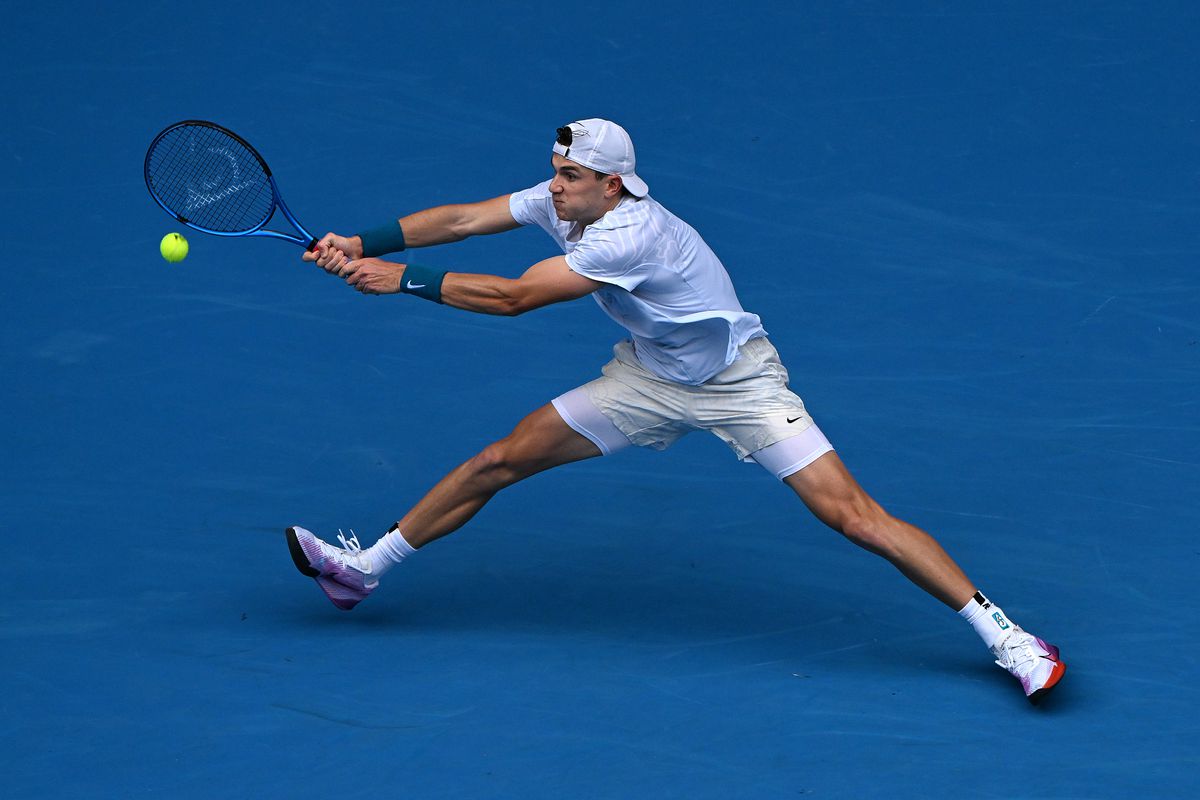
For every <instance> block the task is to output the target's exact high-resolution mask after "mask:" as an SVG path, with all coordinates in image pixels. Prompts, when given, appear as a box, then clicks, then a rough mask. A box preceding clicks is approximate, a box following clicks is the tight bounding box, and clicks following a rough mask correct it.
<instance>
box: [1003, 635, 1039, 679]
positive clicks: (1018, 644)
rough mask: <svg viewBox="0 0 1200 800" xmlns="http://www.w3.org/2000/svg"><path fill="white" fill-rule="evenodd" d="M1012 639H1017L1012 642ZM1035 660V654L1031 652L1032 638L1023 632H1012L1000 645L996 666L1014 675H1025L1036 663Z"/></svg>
mask: <svg viewBox="0 0 1200 800" xmlns="http://www.w3.org/2000/svg"><path fill="white" fill-rule="evenodd" d="M1014 637H1018V638H1017V639H1016V641H1013V639H1014ZM1037 658H1038V656H1037V653H1035V652H1033V637H1032V636H1030V635H1029V634H1027V633H1025V632H1024V631H1013V632H1012V633H1010V634H1009V635H1008V638H1006V639H1005V640H1004V641H1003V642H1001V643H1000V658H997V659H996V666H998V667H1003V668H1004V669H1006V670H1008V671H1009V672H1012V673H1013V674H1015V675H1025V674H1027V673H1028V672H1029V671H1030V669H1032V667H1033V665H1034V664H1035V663H1037ZM1006 662H1007V663H1006Z"/></svg>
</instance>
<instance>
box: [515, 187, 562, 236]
mask: <svg viewBox="0 0 1200 800" xmlns="http://www.w3.org/2000/svg"><path fill="white" fill-rule="evenodd" d="M508 210H509V211H511V212H512V215H513V219H515V220H516V221H517V222H518V223H520V224H521V225H537V226H538V227H540V228H547V226H549V227H553V225H554V223H553V220H554V219H555V214H554V198H552V197H551V196H550V181H542V182H541V183H539V184H538V185H537V186H530V187H529V188H528V189H522V190H521V191H519V192H513V193H512V194H511V195H509V197H508Z"/></svg>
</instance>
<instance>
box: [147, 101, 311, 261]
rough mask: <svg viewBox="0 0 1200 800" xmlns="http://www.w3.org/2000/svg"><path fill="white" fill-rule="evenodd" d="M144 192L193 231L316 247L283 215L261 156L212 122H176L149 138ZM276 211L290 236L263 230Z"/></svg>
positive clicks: (287, 213) (285, 209)
mask: <svg viewBox="0 0 1200 800" xmlns="http://www.w3.org/2000/svg"><path fill="white" fill-rule="evenodd" d="M146 188H147V189H149V190H150V196H151V197H153V198H154V202H156V203H158V204H159V205H160V206H162V208H163V210H164V211H166V212H167V213H168V214H170V215H171V216H172V217H174V218H175V219H177V220H179V221H180V222H182V223H183V224H184V225H186V226H188V227H189V228H192V229H193V230H197V231H202V232H204V233H211V234H213V235H214V236H267V237H270V238H272V239H284V240H286V241H289V242H294V243H295V244H298V245H300V246H301V247H303V248H305V249H306V250H313V249H315V248H316V245H317V239H316V237H314V236H313V235H312V234H311V233H309V232H308V231H307V230H305V229H304V226H303V225H301V224H300V222H299V221H298V220H297V219H296V218H295V217H294V216H292V212H291V211H289V210H288V207H287V205H286V204H285V203H284V202H283V197H281V196H280V194H279V186H278V185H276V183H275V176H273V175H272V174H271V168H270V167H268V166H267V162H266V161H265V160H263V157H262V156H260V155H259V154H258V151H257V150H255V149H254V148H253V147H251V146H250V144H249V142H247V141H246V140H245V139H243V138H242V137H240V136H238V135H237V134H236V133H234V132H233V131H231V130H228V129H226V128H223V127H221V126H220V125H217V124H216V123H214V122H204V121H202V120H194V119H193V120H186V121H184V122H177V123H175V124H174V125H171V126H170V127H168V128H167V129H166V130H164V131H163V132H162V133H160V134H158V135H157V136H155V137H154V141H153V142H151V143H150V149H149V150H147V151H146ZM276 208H278V209H279V210H280V211H281V212H282V213H283V216H284V217H286V218H287V221H288V222H290V223H291V225H292V227H293V228H295V229H296V233H295V234H293V233H284V232H281V231H272V230H267V229H266V228H264V227H263V226H264V225H266V224H267V222H269V221H270V219H271V217H272V215H274V213H275V209H276ZM297 234H299V235H297Z"/></svg>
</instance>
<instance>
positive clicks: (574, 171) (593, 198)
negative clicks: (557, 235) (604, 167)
mask: <svg viewBox="0 0 1200 800" xmlns="http://www.w3.org/2000/svg"><path fill="white" fill-rule="evenodd" d="M550 158H551V164H552V165H553V167H554V179H553V180H552V181H550V194H551V196H552V197H553V198H554V213H556V214H557V215H558V218H559V219H561V220H563V221H565V222H582V223H584V224H585V225H590V224H591V223H593V222H595V221H596V220H598V219H600V218H601V217H603V216H604V215H605V214H607V213H608V212H609V211H610V210H612V207H613V206H614V205H615V199H616V198H617V197H618V196H619V195H620V191H621V187H620V181H619V179H618V180H616V181H614V180H613V179H612V178H611V177H609V178H601V179H599V180H597V179H596V173H595V172H593V171H592V170H590V169H588V168H587V167H583V166H580V165H579V164H576V163H575V162H574V161H569V160H567V159H565V158H563V157H562V156H560V155H559V154H558V153H555V154H553V155H552V156H551V157H550ZM614 187H615V188H614Z"/></svg>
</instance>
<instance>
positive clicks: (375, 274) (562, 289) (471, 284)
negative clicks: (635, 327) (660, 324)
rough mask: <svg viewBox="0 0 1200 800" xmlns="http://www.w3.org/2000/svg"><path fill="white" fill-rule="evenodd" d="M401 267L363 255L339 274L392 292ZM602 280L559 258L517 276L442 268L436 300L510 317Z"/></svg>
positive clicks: (370, 290) (579, 293) (364, 288)
mask: <svg viewBox="0 0 1200 800" xmlns="http://www.w3.org/2000/svg"><path fill="white" fill-rule="evenodd" d="M405 271H406V265H404V264H395V263H392V262H388V261H382V260H380V259H377V258H366V259H361V260H359V261H352V262H350V263H349V264H347V265H346V266H345V267H343V269H342V270H341V271H340V273H339V274H341V275H342V277H344V278H345V279H346V283H348V284H350V286H352V287H353V288H355V289H358V290H359V291H360V292H363V293H364V294H392V293H395V292H400V291H403V290H402V288H401V287H402V286H404V280H405V278H404V273H405ZM603 285H604V284H603V283H601V282H600V281H594V280H592V279H591V278H585V277H584V276H582V275H580V274H579V273H577V272H574V271H573V270H572V269H571V268H570V267H569V266H568V265H567V259H566V257H565V256H555V257H554V258H547V259H546V260H545V261H539V262H538V263H536V264H534V265H533V266H532V267H530V268H529V269H527V270H526V271H525V273H524V274H523V275H521V277H519V278H502V277H500V276H499V275H480V274H474V273H467V272H448V273H446V276H445V278H443V279H442V285H441V300H442V302H443V303H445V304H446V305H448V306H454V307H455V308H461V309H464V310H465V311H474V312H476V313H479V314H498V315H503V316H516V315H518V314H524V313H525V312H527V311H533V310H534V309H535V308H541V307H542V306H548V305H551V304H552V303H563V302H566V301H568V300H575V299H577V298H580V297H583V296H585V295H589V294H591V293H592V292H594V291H596V290H597V289H599V288H600V287H601V286H603Z"/></svg>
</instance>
